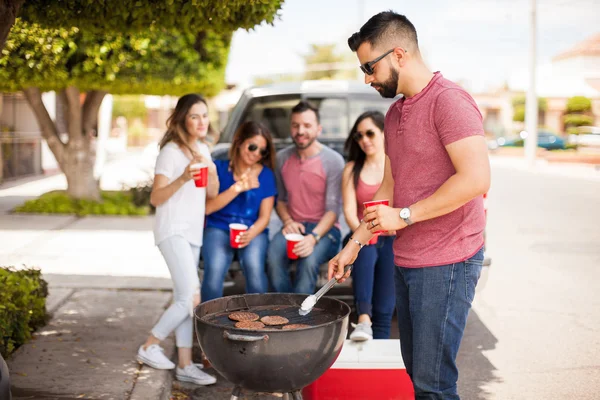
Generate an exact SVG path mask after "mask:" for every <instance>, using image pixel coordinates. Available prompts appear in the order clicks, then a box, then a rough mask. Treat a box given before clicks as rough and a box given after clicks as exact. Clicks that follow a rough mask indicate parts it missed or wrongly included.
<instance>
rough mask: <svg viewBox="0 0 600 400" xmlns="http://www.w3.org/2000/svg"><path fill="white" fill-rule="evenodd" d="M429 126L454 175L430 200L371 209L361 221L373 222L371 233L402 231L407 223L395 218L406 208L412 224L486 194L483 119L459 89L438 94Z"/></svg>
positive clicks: (487, 175)
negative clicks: (377, 231) (447, 157)
mask: <svg viewBox="0 0 600 400" xmlns="http://www.w3.org/2000/svg"><path fill="white" fill-rule="evenodd" d="M431 126H432V129H435V131H436V132H437V134H438V135H439V138H440V142H441V143H442V144H443V145H444V147H445V149H446V152H447V153H448V156H449V157H450V161H451V162H452V165H453V167H454V170H455V173H454V174H453V175H452V176H450V178H448V179H447V180H446V181H445V182H444V183H443V184H442V185H441V186H440V187H439V188H438V189H437V190H436V191H435V192H434V193H433V194H432V195H431V196H429V197H427V198H425V199H421V200H419V201H417V202H416V203H414V204H396V206H398V207H400V208H390V207H385V206H384V207H379V206H376V207H370V208H369V210H368V211H367V212H366V214H365V218H364V220H365V221H367V222H368V221H374V222H373V223H374V224H375V227H373V226H370V227H369V228H370V229H371V231H376V230H378V229H382V228H383V229H386V230H392V229H403V228H405V227H406V223H405V222H404V221H403V220H402V218H400V216H399V215H398V214H399V212H400V210H401V207H408V208H409V209H410V211H411V212H410V219H411V221H412V222H414V223H419V222H421V221H426V220H429V219H432V218H436V217H439V216H442V215H445V214H448V213H451V212H452V211H454V210H456V209H458V208H460V207H462V206H463V205H465V204H466V203H468V202H469V201H471V200H473V199H474V198H476V197H478V196H481V195H483V194H484V193H486V192H487V191H488V190H489V187H490V162H489V158H488V150H487V145H486V142H485V136H484V131H483V123H482V117H481V113H480V112H479V109H478V108H477V105H476V104H475V101H474V100H473V99H472V98H471V97H470V96H469V94H468V93H466V92H465V91H463V90H460V89H449V90H446V91H444V92H443V93H442V94H440V95H439V96H438V98H437V101H436V105H435V110H434V112H433V114H432V119H431ZM375 208H377V209H375ZM380 221H381V222H380ZM371 225H372V224H371Z"/></svg>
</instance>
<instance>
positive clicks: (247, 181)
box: [206, 174, 258, 215]
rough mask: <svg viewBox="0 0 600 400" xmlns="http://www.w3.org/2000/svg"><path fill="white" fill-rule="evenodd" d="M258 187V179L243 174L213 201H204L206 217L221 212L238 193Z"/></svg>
mask: <svg viewBox="0 0 600 400" xmlns="http://www.w3.org/2000/svg"><path fill="white" fill-rule="evenodd" d="M257 187H258V179H257V178H255V177H251V176H250V175H247V174H244V175H242V177H241V179H240V180H239V181H237V182H236V183H234V184H233V185H231V186H230V187H229V188H227V190H224V191H223V192H221V193H219V195H218V196H217V197H215V198H214V199H208V200H206V215H210V214H212V213H215V212H217V211H219V210H221V209H222V208H223V207H225V206H226V205H227V204H229V203H231V202H232V201H233V199H235V198H236V197H237V196H238V195H239V194H240V193H242V192H245V191H247V190H250V189H255V188H257Z"/></svg>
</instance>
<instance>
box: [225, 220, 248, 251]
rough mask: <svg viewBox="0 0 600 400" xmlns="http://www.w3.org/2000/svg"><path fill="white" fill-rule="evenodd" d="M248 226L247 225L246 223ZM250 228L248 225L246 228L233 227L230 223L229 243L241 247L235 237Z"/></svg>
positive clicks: (233, 246)
mask: <svg viewBox="0 0 600 400" xmlns="http://www.w3.org/2000/svg"><path fill="white" fill-rule="evenodd" d="M240 225H242V224H240ZM244 226H246V225H244ZM247 230H248V227H247V226H246V228H245V229H234V228H232V227H231V225H229V244H230V245H231V247H232V248H234V249H237V248H239V247H240V244H239V243H237V242H236V241H235V239H236V238H237V236H238V235H239V234H240V233H242V232H246V231H247Z"/></svg>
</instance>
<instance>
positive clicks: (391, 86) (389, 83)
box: [371, 68, 399, 99]
mask: <svg viewBox="0 0 600 400" xmlns="http://www.w3.org/2000/svg"><path fill="white" fill-rule="evenodd" d="M398 76H399V74H398V71H396V70H395V69H393V68H392V72H391V75H390V77H389V78H388V80H386V81H385V82H383V83H372V84H371V86H372V87H373V88H375V89H377V91H378V92H379V94H380V95H381V97H385V98H386V99H393V98H394V97H396V90H398ZM379 88H380V89H381V90H380V89H379Z"/></svg>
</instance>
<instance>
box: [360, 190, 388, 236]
mask: <svg viewBox="0 0 600 400" xmlns="http://www.w3.org/2000/svg"><path fill="white" fill-rule="evenodd" d="M379 204H382V205H384V206H389V205H390V201H389V200H373V201H365V202H364V203H363V206H364V207H365V209H367V208H369V207H373V206H377V205H379ZM385 232H386V231H377V232H374V233H375V234H379V233H385ZM375 243H377V242H375ZM369 244H371V242H369Z"/></svg>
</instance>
